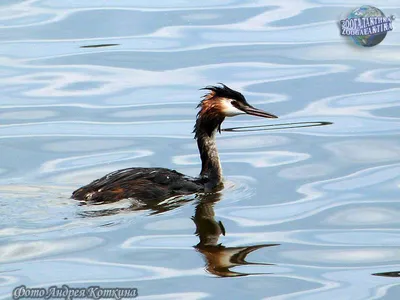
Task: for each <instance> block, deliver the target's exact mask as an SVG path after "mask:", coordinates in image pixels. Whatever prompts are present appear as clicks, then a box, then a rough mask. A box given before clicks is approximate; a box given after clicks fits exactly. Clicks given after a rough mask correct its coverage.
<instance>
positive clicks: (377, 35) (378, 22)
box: [341, 5, 394, 47]
mask: <svg viewBox="0 0 400 300" xmlns="http://www.w3.org/2000/svg"><path fill="white" fill-rule="evenodd" d="M392 20H394V17H393V16H390V17H386V16H385V15H384V13H383V12H382V11H381V10H380V9H378V8H376V7H373V6H369V5H364V6H361V7H360V8H357V9H355V10H353V11H352V12H351V13H350V14H349V15H348V17H347V19H346V20H342V21H341V25H342V26H341V27H342V28H341V30H342V35H347V36H350V37H351V39H352V40H353V41H354V42H355V43H356V44H357V45H359V46H363V47H372V46H376V45H378V44H379V43H380V42H382V41H383V39H384V38H385V37H386V34H387V32H388V31H391V30H393V26H392Z"/></svg>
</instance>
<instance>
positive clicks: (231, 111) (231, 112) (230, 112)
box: [222, 99, 245, 117]
mask: <svg viewBox="0 0 400 300" xmlns="http://www.w3.org/2000/svg"><path fill="white" fill-rule="evenodd" d="M222 109H223V113H224V115H225V116H227V117H233V116H237V115H243V114H245V112H244V111H241V110H240V109H237V108H236V107H234V106H233V105H232V104H231V100H228V99H226V100H223V105H222Z"/></svg>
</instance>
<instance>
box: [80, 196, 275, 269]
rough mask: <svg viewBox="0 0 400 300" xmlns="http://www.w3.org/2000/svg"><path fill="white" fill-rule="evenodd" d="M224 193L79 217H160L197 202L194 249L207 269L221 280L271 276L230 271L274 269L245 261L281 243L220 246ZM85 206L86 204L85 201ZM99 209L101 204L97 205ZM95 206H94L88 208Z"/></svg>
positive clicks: (110, 210)
mask: <svg viewBox="0 0 400 300" xmlns="http://www.w3.org/2000/svg"><path fill="white" fill-rule="evenodd" d="M221 197H222V193H221V192H214V193H200V194H196V195H192V196H191V197H190V196H185V197H176V198H175V199H168V200H167V201H162V202H159V203H157V204H156V203H153V204H152V205H151V206H150V205H146V206H135V205H134V202H132V201H130V203H131V204H130V206H129V207H125V208H108V209H96V210H92V211H89V210H87V211H85V212H83V213H81V214H80V216H81V217H101V216H111V215H116V214H118V213H123V212H133V211H147V212H148V213H149V214H150V215H156V214H160V213H162V212H166V211H170V210H172V209H175V208H178V207H180V206H182V205H184V204H186V203H188V202H189V201H193V200H194V201H195V212H194V216H192V217H191V219H192V220H193V222H194V224H195V226H196V230H195V235H196V236H197V237H198V238H199V243H198V244H197V245H195V246H194V249H196V251H197V252H199V253H200V254H201V255H202V256H203V259H204V261H205V270H206V271H207V272H208V273H210V274H213V275H216V276H218V277H238V276H247V275H261V274H270V273H251V274H250V273H240V272H235V271H232V270H231V269H232V268H234V267H238V266H247V265H256V266H271V265H273V264H269V263H256V262H248V261H246V257H247V256H248V255H249V254H250V253H252V252H254V251H256V250H258V249H261V248H266V247H273V246H279V244H258V245H250V246H242V247H227V246H224V245H222V244H221V243H218V241H219V238H220V236H221V235H224V236H225V234H226V231H225V227H224V225H223V224H222V222H221V221H217V220H216V219H215V212H214V205H215V204H216V203H217V202H218V201H220V200H221ZM82 205H85V206H86V205H87V204H86V203H85V202H83V203H82ZM95 206H97V207H98V208H99V207H101V205H99V204H96V205H95ZM89 207H92V206H89Z"/></svg>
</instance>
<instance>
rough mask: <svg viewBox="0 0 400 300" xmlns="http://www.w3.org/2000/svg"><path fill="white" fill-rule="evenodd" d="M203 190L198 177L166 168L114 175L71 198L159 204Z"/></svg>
mask: <svg viewBox="0 0 400 300" xmlns="http://www.w3.org/2000/svg"><path fill="white" fill-rule="evenodd" d="M202 190H204V184H203V183H202V182H201V180H200V179H198V178H192V177H188V176H186V175H184V174H181V173H179V172H177V171H175V170H169V169H165V168H127V169H122V170H118V171H115V172H112V173H110V174H108V175H105V176H104V177H102V178H100V179H97V180H95V181H93V182H91V183H90V184H88V185H86V186H83V187H81V188H80V189H78V190H76V191H75V192H73V194H72V198H74V199H81V200H88V201H94V202H110V201H118V200H122V199H127V198H136V199H139V200H140V199H148V201H154V202H156V201H159V200H163V199H167V198H170V197H173V196H176V195H186V194H193V193H196V192H201V191H202Z"/></svg>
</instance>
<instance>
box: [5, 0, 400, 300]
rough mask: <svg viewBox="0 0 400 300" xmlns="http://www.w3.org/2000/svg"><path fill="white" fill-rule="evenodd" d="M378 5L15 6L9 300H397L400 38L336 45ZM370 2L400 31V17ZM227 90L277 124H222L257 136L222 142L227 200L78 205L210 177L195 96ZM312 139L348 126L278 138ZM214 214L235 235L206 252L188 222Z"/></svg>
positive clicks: (321, 1) (10, 41) (41, 2)
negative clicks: (96, 291) (95, 195)
mask: <svg viewBox="0 0 400 300" xmlns="http://www.w3.org/2000/svg"><path fill="white" fill-rule="evenodd" d="M364 4H368V3H364V2H359V1H355V0H352V1H344V0H342V1H335V0H314V1H311V0H310V1H303V0H301V1H299V0H282V1H267V0H266V1H234V0H224V1H221V0H207V1H202V4H200V2H196V1H189V0H169V1H151V2H150V1H143V0H140V1H139V0H135V1H132V0H130V1H128V0H121V1H99V0H97V1H95V0H90V1H89V0H87V1H80V0H79V1H78V0H73V1H71V0H68V1H67V0H59V1H50V0H47V1H46V0H30V1H17V0H13V1H11V0H3V1H2V2H1V3H0V9H1V10H0V20H1V22H0V39H1V46H0V49H1V50H0V64H1V66H2V67H1V69H0V87H1V97H0V151H1V152H0V153H1V156H0V212H1V218H0V264H1V265H0V298H1V299H9V298H11V291H12V290H13V289H14V288H15V287H17V286H20V285H25V286H27V287H30V288H33V287H44V288H48V287H50V286H52V285H57V286H60V287H61V286H62V285H63V284H67V285H69V286H70V287H89V286H93V285H98V286H101V287H104V288H106V287H107V288H113V287H127V288H138V292H139V296H140V297H139V298H140V299H245V298H249V299H316V300H317V299H340V300H342V299H351V300H354V299H399V295H400V281H399V280H400V279H399V276H400V275H399V272H400V250H399V249H400V248H399V246H400V206H399V204H400V201H399V191H400V141H399V134H400V117H399V116H400V87H399V83H400V59H399V57H400V56H399V51H400V31H399V30H397V28H396V27H397V25H396V23H397V21H395V23H394V26H395V29H394V31H393V32H389V33H388V34H387V36H386V38H385V40H384V41H383V42H382V43H381V44H380V45H378V46H376V47H373V48H368V49H367V48H361V47H357V46H355V45H353V44H352V42H351V41H350V39H348V38H345V37H342V36H340V34H339V33H340V32H339V28H338V20H340V18H342V17H345V16H346V14H347V13H348V12H349V11H350V10H352V9H354V8H356V7H358V6H360V5H364ZM373 5H374V6H376V7H378V8H380V9H381V10H382V11H383V12H384V13H387V14H394V15H400V3H399V2H398V1H397V0H396V1H395V0H393V1H387V0H385V1H374V3H373ZM107 44H108V45H107ZM217 82H223V83H225V84H227V85H229V86H230V87H232V88H234V89H237V90H239V91H241V92H242V93H243V94H244V95H245V96H246V98H247V100H248V101H249V103H251V104H252V105H254V106H257V107H259V108H262V109H265V110H267V111H269V112H271V113H274V114H276V115H278V116H279V119H277V120H267V119H257V118H252V117H247V116H240V117H236V118H231V119H227V120H226V121H225V122H224V124H223V126H222V127H223V128H225V129H227V128H232V127H246V126H260V127H259V128H255V129H254V128H253V130H249V128H247V129H242V130H238V131H229V130H228V131H223V132H222V134H221V135H219V136H218V147H219V150H220V156H221V161H222V166H223V169H224V176H225V180H226V182H225V186H226V187H225V189H224V190H223V191H222V192H221V193H220V194H218V195H217V196H216V198H213V199H211V200H210V199H208V200H207V199H202V198H201V197H200V198H196V197H194V196H193V197H192V196H189V197H185V198H182V199H175V201H173V202H172V203H166V204H164V205H161V206H160V210H159V211H135V210H132V209H130V206H131V202H130V201H121V202H118V203H114V204H104V205H97V206H96V205H81V204H80V203H79V202H77V201H75V200H71V199H69V197H70V195H71V192H72V191H73V190H75V189H76V188H78V187H80V186H81V185H84V184H86V183H88V182H90V181H91V180H93V179H96V178H98V177H100V176H103V175H104V174H105V173H107V172H109V171H113V170H117V169H119V168H125V167H130V166H149V167H159V166H163V167H169V168H174V169H176V170H178V171H180V172H183V173H185V174H189V175H192V176H195V175H197V174H198V172H199V168H200V166H201V165H200V160H199V156H198V153H197V148H196V145H195V141H194V140H193V135H192V133H191V131H192V128H193V123H194V118H195V114H196V110H195V108H196V105H197V103H198V101H199V100H200V97H201V96H202V95H203V92H204V91H200V90H199V88H201V87H203V86H206V85H210V84H216V83H217ZM300 122H329V123H332V124H330V125H329V123H327V124H328V125H325V126H313V127H310V126H308V127H307V126H306V127H301V126H296V125H287V126H286V127H289V128H285V127H284V126H282V125H280V124H288V123H297V124H298V123H300ZM309 124H312V123H309ZM264 125H274V126H272V127H264ZM275 125H277V126H275ZM265 129H269V130H265ZM209 200H210V201H209ZM202 201H203V202H202ZM202 203H203V204H204V205H205V207H204V210H205V211H208V212H211V213H215V217H214V216H212V214H211V217H210V215H208V218H209V219H208V220H209V221H210V222H214V223H213V224H214V226H217V227H216V228H220V227H219V225H218V221H221V222H222V224H223V227H224V228H225V235H220V236H219V233H220V232H217V234H214V235H212V234H211V238H214V242H215V245H214V246H213V247H209V248H206V249H202V248H201V247H198V243H199V237H198V236H197V235H196V234H195V231H196V225H195V222H193V220H191V217H192V216H195V215H196V214H199V213H200V212H201V211H202V210H201V208H202V207H201V205H200V204H202ZM219 243H222V245H223V246H224V247H225V248H223V247H222V246H218V244H219ZM196 245H197V246H196ZM235 253H236V254H238V253H239V254H240V255H244V256H243V257H242V256H240V255H236V256H235ZM240 257H242V258H244V259H245V261H247V262H251V263H253V264H247V263H246V262H245V261H244V260H243V259H241V258H240ZM216 266H217V267H216ZM218 266H219V267H218ZM221 266H225V267H226V268H224V267H221ZM237 275H242V276H237Z"/></svg>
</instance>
